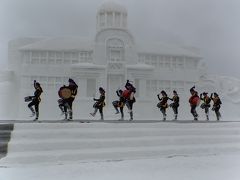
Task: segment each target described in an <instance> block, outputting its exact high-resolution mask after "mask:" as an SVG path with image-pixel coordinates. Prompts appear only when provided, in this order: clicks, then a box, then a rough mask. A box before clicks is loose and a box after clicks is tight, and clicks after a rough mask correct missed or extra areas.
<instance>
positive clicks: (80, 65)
mask: <svg viewBox="0 0 240 180" xmlns="http://www.w3.org/2000/svg"><path fill="white" fill-rule="evenodd" d="M72 68H85V69H93V68H96V69H104V68H106V66H104V65H98V64H93V63H88V62H85V63H77V64H73V65H72Z"/></svg>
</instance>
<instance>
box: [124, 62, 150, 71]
mask: <svg viewBox="0 0 240 180" xmlns="http://www.w3.org/2000/svg"><path fill="white" fill-rule="evenodd" d="M126 68H127V69H142V70H153V69H154V67H153V66H151V65H148V64H143V63H137V64H128V65H126Z"/></svg>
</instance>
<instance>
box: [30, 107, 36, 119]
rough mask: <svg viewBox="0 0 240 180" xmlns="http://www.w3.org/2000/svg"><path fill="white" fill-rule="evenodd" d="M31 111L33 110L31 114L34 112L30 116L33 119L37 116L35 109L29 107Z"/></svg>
mask: <svg viewBox="0 0 240 180" xmlns="http://www.w3.org/2000/svg"><path fill="white" fill-rule="evenodd" d="M29 109H30V110H31V112H32V114H31V115H30V117H33V116H35V114H36V113H35V111H34V109H33V107H29Z"/></svg>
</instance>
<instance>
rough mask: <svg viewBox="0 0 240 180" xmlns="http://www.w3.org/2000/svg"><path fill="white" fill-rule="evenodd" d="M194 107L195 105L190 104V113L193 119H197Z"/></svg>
mask: <svg viewBox="0 0 240 180" xmlns="http://www.w3.org/2000/svg"><path fill="white" fill-rule="evenodd" d="M196 107H197V106H195V105H192V106H191V113H192V115H193V117H194V120H198V118H197V117H198V114H197V111H196Z"/></svg>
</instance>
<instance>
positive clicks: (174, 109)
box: [173, 106, 178, 120]
mask: <svg viewBox="0 0 240 180" xmlns="http://www.w3.org/2000/svg"><path fill="white" fill-rule="evenodd" d="M173 112H174V120H177V116H178V107H177V106H174V107H173Z"/></svg>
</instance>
